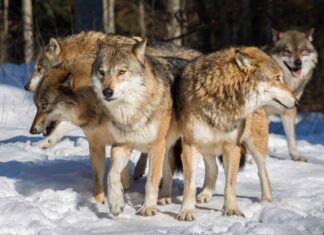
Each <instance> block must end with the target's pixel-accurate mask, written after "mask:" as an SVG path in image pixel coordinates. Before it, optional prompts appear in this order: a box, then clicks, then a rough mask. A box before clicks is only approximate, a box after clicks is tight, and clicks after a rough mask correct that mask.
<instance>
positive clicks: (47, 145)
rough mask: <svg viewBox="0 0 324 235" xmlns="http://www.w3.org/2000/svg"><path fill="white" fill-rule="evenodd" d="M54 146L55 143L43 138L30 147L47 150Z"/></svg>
mask: <svg viewBox="0 0 324 235" xmlns="http://www.w3.org/2000/svg"><path fill="white" fill-rule="evenodd" d="M55 144H56V142H55V141H52V140H51V139H49V138H45V139H42V140H40V141H37V142H34V143H32V144H31V145H32V146H35V147H38V148H42V149H47V148H51V147H53V146H54V145H55Z"/></svg>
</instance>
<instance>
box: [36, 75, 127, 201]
mask: <svg viewBox="0 0 324 235" xmlns="http://www.w3.org/2000/svg"><path fill="white" fill-rule="evenodd" d="M44 76H45V77H44V80H43V81H42V82H41V83H40V85H39V87H38V89H37V90H36V92H35V95H34V102H35V105H36V107H37V113H36V116H35V118H34V121H33V124H32V126H31V130H30V132H31V133H33V134H40V133H43V132H46V130H47V128H48V127H49V126H55V125H57V123H60V122H62V121H67V122H70V123H72V124H73V125H75V126H78V127H80V128H81V129H82V130H83V132H84V134H85V136H86V138H87V140H88V142H89V150H90V159H91V163H92V172H93V195H94V198H95V200H96V201H97V202H98V203H104V199H105V195H104V182H103V181H104V173H105V159H106V145H107V144H111V143H112V137H111V135H110V133H109V131H107V125H108V119H107V115H105V113H104V111H103V110H104V109H103V107H102V104H101V102H98V99H97V96H96V94H95V92H94V90H93V89H92V88H91V87H90V86H89V87H81V88H80V89H77V90H73V89H72V87H71V80H72V77H71V75H70V73H68V72H67V71H66V70H64V69H51V70H49V71H48V72H47V73H45V75H44ZM58 80H59V82H55V83H53V81H58ZM121 181H122V185H123V189H127V188H128V186H129V182H128V167H127V166H126V167H125V168H124V169H123V171H122V174H121Z"/></svg>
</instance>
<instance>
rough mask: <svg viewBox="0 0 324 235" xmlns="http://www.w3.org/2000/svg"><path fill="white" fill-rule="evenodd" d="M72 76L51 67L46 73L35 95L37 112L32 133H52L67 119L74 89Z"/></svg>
mask: <svg viewBox="0 0 324 235" xmlns="http://www.w3.org/2000/svg"><path fill="white" fill-rule="evenodd" d="M71 82H72V78H71V76H70V75H69V73H68V72H67V71H65V70H60V69H50V70H49V71H47V72H46V73H45V74H44V78H43V79H42V81H41V82H40V84H39V86H38V88H37V90H36V92H35V95H34V103H35V105H36V108H37V113H36V116H35V118H34V121H33V123H32V126H31V128H30V133H31V134H41V133H42V134H43V135H48V134H50V132H51V130H52V129H53V128H55V126H56V125H57V124H58V123H60V122H61V121H63V120H66V117H65V116H66V115H68V114H69V113H70V112H69V107H70V106H71V105H72V104H73V102H72V100H70V99H67V97H69V94H72V90H71V89H70V88H69V87H70V86H71V85H70V83H71Z"/></svg>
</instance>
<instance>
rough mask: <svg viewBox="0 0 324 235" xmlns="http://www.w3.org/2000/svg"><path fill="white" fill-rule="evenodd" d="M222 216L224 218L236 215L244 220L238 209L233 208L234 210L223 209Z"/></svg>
mask: <svg viewBox="0 0 324 235" xmlns="http://www.w3.org/2000/svg"><path fill="white" fill-rule="evenodd" d="M223 214H224V215H225V216H232V215H237V216H241V217H244V218H245V215H244V214H243V212H242V211H241V210H240V209H238V208H234V209H226V208H225V209H224V212H223Z"/></svg>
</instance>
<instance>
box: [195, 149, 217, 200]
mask: <svg viewBox="0 0 324 235" xmlns="http://www.w3.org/2000/svg"><path fill="white" fill-rule="evenodd" d="M203 159H204V163H205V181H204V187H203V190H202V191H201V193H199V194H198V195H197V202H200V203H202V202H209V201H210V200H211V199H212V196H213V193H214V191H215V185H216V180H217V175H218V166H217V163H216V157H215V156H210V155H207V156H203Z"/></svg>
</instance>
